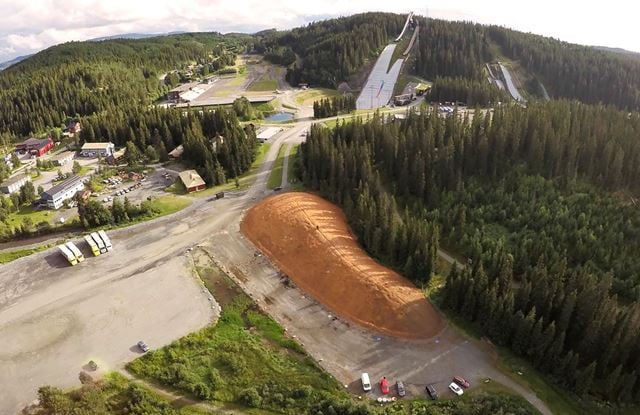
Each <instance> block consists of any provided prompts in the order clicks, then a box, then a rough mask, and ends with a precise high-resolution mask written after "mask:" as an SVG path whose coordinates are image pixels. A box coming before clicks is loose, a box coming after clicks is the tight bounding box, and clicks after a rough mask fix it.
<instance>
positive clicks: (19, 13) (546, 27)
mask: <svg viewBox="0 0 640 415" xmlns="http://www.w3.org/2000/svg"><path fill="white" fill-rule="evenodd" d="M519 3H520V2H514V1H506V0H488V1H484V2H478V1H473V0H458V1H456V2H455V3H453V2H450V1H444V0H430V1H428V2H425V1H418V0H399V1H389V0H350V1H346V0H327V1H300V0H153V1H150V0H143V1H134V0H103V1H97V0H65V1H61V0H29V1H22V2H16V1H15V0H0V15H2V16H3V24H2V26H0V61H3V60H6V59H10V58H12V57H14V56H16V55H21V54H27V53H33V52H36V51H38V50H40V49H42V48H45V47H48V46H51V45H53V44H56V43H60V42H66V41H71V40H86V39H90V38H94V37H101V36H108V35H113V34H118V33H127V32H139V33H162V32H169V31H177V30H181V31H212V30H215V31H221V32H228V31H257V30H261V29H266V28H271V27H276V28H279V29H285V28H290V27H294V26H298V25H301V24H305V23H306V22H308V21H310V20H313V19H314V16H337V15H348V14H352V13H358V12H363V11H368V10H379V11H391V12H401V13H405V12H408V11H409V10H413V11H415V12H416V13H419V14H425V13H426V12H427V7H428V12H429V15H430V16H432V17H441V18H448V19H458V20H460V19H463V20H474V21H479V22H482V23H494V24H501V25H506V26H510V27H513V28H516V29H520V30H524V31H532V32H535V33H540V34H544V35H550V36H554V37H557V38H561V39H563V40H568V41H572V42H577V43H585V44H598V45H606V46H619V47H624V48H628V49H632V50H639V51H640V32H639V31H638V29H637V25H636V22H635V21H634V20H635V16H638V15H640V6H637V5H635V4H634V3H631V4H629V3H630V2H627V1H623V0H611V1H609V2H607V3H606V7H605V6H604V5H603V4H602V3H600V2H596V1H594V0H590V1H581V2H577V1H565V2H559V1H551V0H539V1H537V2H526V3H525V2H522V4H519Z"/></svg>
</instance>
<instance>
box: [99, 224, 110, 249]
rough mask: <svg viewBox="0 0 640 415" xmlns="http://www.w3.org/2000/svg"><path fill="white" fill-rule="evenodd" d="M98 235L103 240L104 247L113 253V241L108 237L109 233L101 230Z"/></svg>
mask: <svg viewBox="0 0 640 415" xmlns="http://www.w3.org/2000/svg"><path fill="white" fill-rule="evenodd" d="M98 235H100V238H102V242H104V246H105V247H106V248H107V251H111V250H112V249H113V245H111V240H110V239H109V237H108V236H107V233H106V232H105V231H103V230H102V229H101V230H99V231H98Z"/></svg>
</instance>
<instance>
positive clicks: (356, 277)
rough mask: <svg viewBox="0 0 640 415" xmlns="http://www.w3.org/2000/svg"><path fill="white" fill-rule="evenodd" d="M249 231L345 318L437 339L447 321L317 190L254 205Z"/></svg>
mask: <svg viewBox="0 0 640 415" xmlns="http://www.w3.org/2000/svg"><path fill="white" fill-rule="evenodd" d="M240 228H241V230H242V232H243V233H244V234H245V235H246V236H247V237H248V238H249V240H251V241H252V242H253V243H254V244H255V245H256V246H257V247H258V248H259V249H260V250H262V251H263V252H264V253H265V254H266V255H268V256H269V257H270V258H271V260H272V261H274V262H275V263H276V264H277V266H278V267H279V268H280V269H281V270H282V271H283V272H284V273H286V274H287V275H288V276H289V277H290V278H291V279H292V280H293V281H294V282H295V283H296V284H297V285H298V286H299V287H300V288H302V289H303V290H304V291H306V292H307V293H309V294H310V295H311V296H313V297H314V298H315V299H316V300H318V301H319V302H320V303H322V304H324V305H325V306H327V307H328V308H330V309H331V310H333V312H334V313H335V314H337V315H338V316H340V317H342V318H345V319H347V320H350V321H353V322H356V323H358V324H361V325H362V326H364V327H366V328H369V329H373V330H376V331H378V332H381V333H384V334H388V335H392V336H394V337H404V338H412V339H419V338H429V337H432V336H434V335H435V334H437V333H438V332H439V331H440V330H441V329H442V327H443V323H442V319H441V318H440V315H439V314H438V313H437V311H436V310H435V309H434V308H433V306H432V305H431V303H429V302H428V301H427V300H426V298H425V296H424V295H423V293H422V292H421V291H420V290H419V289H418V288H416V287H415V286H414V285H413V284H412V283H411V282H410V281H409V280H407V279H406V278H404V277H402V276H401V275H399V274H398V273H396V272H394V271H392V270H390V269H389V268H386V267H384V266H382V265H380V264H379V263H377V262H376V261H374V260H373V259H372V258H371V257H369V255H368V254H367V253H366V252H365V251H364V250H363V249H362V248H360V246H359V245H358V243H357V241H356V238H355V236H354V235H353V234H352V232H351V230H350V228H349V225H348V224H347V220H346V217H345V216H344V214H343V213H342V211H341V210H340V209H339V208H338V207H337V206H335V205H333V204H332V203H330V202H328V201H326V200H324V199H322V198H320V197H318V196H315V195H312V194H309V193H283V194H280V195H277V196H272V197H269V198H267V199H265V200H264V201H262V202H260V203H259V204H257V205H256V206H254V207H253V208H251V209H250V210H249V211H248V212H247V214H246V216H245V218H244V219H243V221H242V223H241V225H240Z"/></svg>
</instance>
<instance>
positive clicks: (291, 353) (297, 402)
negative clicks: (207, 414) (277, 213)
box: [127, 255, 346, 414]
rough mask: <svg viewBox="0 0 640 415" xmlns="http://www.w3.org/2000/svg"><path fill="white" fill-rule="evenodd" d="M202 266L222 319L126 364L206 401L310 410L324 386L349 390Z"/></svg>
mask: <svg viewBox="0 0 640 415" xmlns="http://www.w3.org/2000/svg"><path fill="white" fill-rule="evenodd" d="M194 261H195V264H196V271H197V273H198V275H199V276H200V278H201V279H202V280H203V282H204V283H205V286H206V287H207V288H208V289H209V290H210V291H211V292H212V294H213V296H214V297H215V298H216V300H217V301H218V302H219V303H220V305H221V307H222V314H221V316H220V319H219V320H218V321H217V323H215V324H212V325H210V326H208V327H206V328H204V329H202V330H200V331H198V332H195V333H192V334H189V335H188V336H186V337H183V338H181V339H179V340H177V341H175V342H173V343H171V344H170V345H168V346H166V347H164V348H162V349H160V350H156V351H152V352H150V353H147V354H146V355H144V356H142V357H141V358H139V359H136V360H134V361H133V362H131V363H129V364H128V365H127V369H128V370H129V371H130V372H132V373H133V374H135V375H136V376H139V377H142V378H144V379H148V380H150V381H152V382H158V383H160V384H163V385H166V386H170V387H172V388H175V389H177V390H179V391H180V392H182V393H184V394H185V395H187V396H193V397H195V398H198V399H201V400H209V401H218V402H231V403H237V404H241V405H243V406H247V407H253V408H261V409H266V410H274V411H276V412H278V413H288V414H294V413H295V414H298V413H306V409H307V408H308V407H309V405H310V404H311V403H313V402H316V401H318V400H319V399H320V398H321V393H326V394H328V395H330V396H336V397H345V396H346V394H345V393H344V391H343V388H342V387H341V385H339V384H338V382H336V380H335V379H333V378H332V377H331V376H330V375H329V374H327V373H326V372H324V371H322V369H320V368H319V367H318V366H317V365H316V364H315V362H314V361H313V360H312V359H311V358H310V357H309V356H308V355H307V354H306V353H305V352H304V350H303V349H302V347H301V346H300V345H299V344H298V343H297V342H296V341H294V340H293V339H291V338H289V337H288V336H287V335H286V333H285V331H284V329H283V328H282V327H281V326H280V325H279V324H278V323H276V322H275V321H274V320H273V319H271V318H270V317H269V316H267V315H266V314H264V313H262V312H261V311H260V310H259V309H258V307H257V306H256V305H255V303H254V302H253V301H252V300H251V299H250V298H249V297H248V296H246V295H245V294H244V293H243V292H242V290H240V288H239V287H238V286H237V285H236V284H235V283H234V282H233V281H232V280H231V279H229V278H228V277H227V276H226V274H224V273H223V272H222V271H221V270H220V269H219V268H217V267H216V266H215V265H214V264H213V263H212V262H211V261H210V260H203V259H202V257H198V256H197V255H196V256H194Z"/></svg>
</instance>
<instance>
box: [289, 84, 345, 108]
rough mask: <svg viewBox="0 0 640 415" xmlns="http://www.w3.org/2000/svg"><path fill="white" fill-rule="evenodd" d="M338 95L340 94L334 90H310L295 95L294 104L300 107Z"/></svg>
mask: <svg viewBox="0 0 640 415" xmlns="http://www.w3.org/2000/svg"><path fill="white" fill-rule="evenodd" d="M339 95H340V92H339V91H337V90H335V89H328V88H311V89H307V90H305V91H302V92H300V93H299V94H297V95H296V103H298V104H300V105H311V104H313V102H314V101H318V100H320V99H322V98H331V97H336V96H339Z"/></svg>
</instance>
